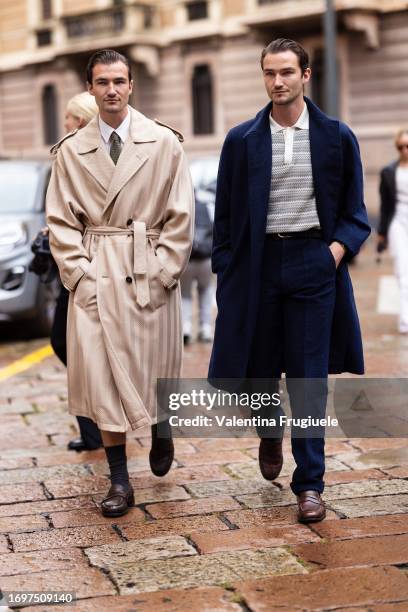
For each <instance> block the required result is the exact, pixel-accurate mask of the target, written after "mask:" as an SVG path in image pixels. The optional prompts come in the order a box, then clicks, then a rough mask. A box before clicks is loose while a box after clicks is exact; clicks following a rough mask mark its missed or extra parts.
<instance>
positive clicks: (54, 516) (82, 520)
mask: <svg viewBox="0 0 408 612" xmlns="http://www.w3.org/2000/svg"><path fill="white" fill-rule="evenodd" d="M49 518H50V521H51V523H52V525H53V526H54V527H57V528H61V527H81V526H86V525H108V524H111V525H125V524H127V523H144V522H145V521H146V515H145V513H144V512H143V510H141V509H140V508H130V509H129V511H128V513H127V514H125V515H124V516H117V517H114V518H111V519H109V518H106V517H105V516H102V513H101V511H100V510H99V508H94V509H92V510H81V511H80V512H78V510H77V509H76V510H68V511H67V512H52V513H51V514H50V515H49Z"/></svg>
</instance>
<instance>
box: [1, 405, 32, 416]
mask: <svg viewBox="0 0 408 612" xmlns="http://www.w3.org/2000/svg"><path fill="white" fill-rule="evenodd" d="M32 412H34V406H33V404H30V402H25V401H14V402H10V403H9V402H7V403H6V404H0V415H1V416H2V417H3V415H5V414H30V413H32Z"/></svg>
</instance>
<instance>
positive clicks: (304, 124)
mask: <svg viewBox="0 0 408 612" xmlns="http://www.w3.org/2000/svg"><path fill="white" fill-rule="evenodd" d="M269 122H270V124H271V130H272V132H273V133H274V134H276V133H277V132H283V131H284V130H287V129H293V130H294V129H298V130H308V129H309V111H308V108H307V104H306V102H305V106H304V108H303V110H302V112H301V113H300V115H299V118H298V120H297V121H296V123H295V124H294V125H291V126H289V127H283V126H281V125H279V123H278V122H277V121H275V119H274V118H273V117H272V115H271V114H270V115H269Z"/></svg>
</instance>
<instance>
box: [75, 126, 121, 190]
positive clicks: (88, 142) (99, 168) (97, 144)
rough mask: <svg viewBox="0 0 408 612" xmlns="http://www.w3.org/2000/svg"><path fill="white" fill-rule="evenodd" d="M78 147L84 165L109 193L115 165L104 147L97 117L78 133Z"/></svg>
mask: <svg viewBox="0 0 408 612" xmlns="http://www.w3.org/2000/svg"><path fill="white" fill-rule="evenodd" d="M76 145H77V151H78V154H79V155H80V157H81V161H82V163H83V164H84V166H85V167H86V168H87V170H88V172H89V173H90V174H91V175H92V176H93V177H94V179H96V180H97V181H98V183H99V184H100V185H101V186H102V187H103V188H104V190H105V191H106V192H107V191H108V189H109V185H110V183H111V181H112V177H113V173H114V171H115V165H114V163H113V161H112V160H111V158H110V157H109V155H108V154H107V152H106V151H105V149H104V147H103V144H102V139H101V134H100V131H99V125H98V118H97V117H94V118H93V119H92V121H90V122H89V123H88V125H87V126H86V127H84V128H83V129H82V130H80V131H79V132H78V133H77V135H76Z"/></svg>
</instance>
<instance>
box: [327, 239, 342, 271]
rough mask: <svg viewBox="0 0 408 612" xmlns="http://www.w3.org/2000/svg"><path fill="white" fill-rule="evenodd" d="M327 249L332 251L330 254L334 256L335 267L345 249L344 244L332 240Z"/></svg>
mask: <svg viewBox="0 0 408 612" xmlns="http://www.w3.org/2000/svg"><path fill="white" fill-rule="evenodd" d="M329 249H330V250H331V252H332V255H333V257H334V261H335V262H336V268H337V267H338V265H339V263H340V262H341V260H342V259H343V257H344V254H345V252H346V249H345V248H344V246H343V245H342V244H341V243H340V242H337V241H334V242H332V243H331V245H330V246H329Z"/></svg>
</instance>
